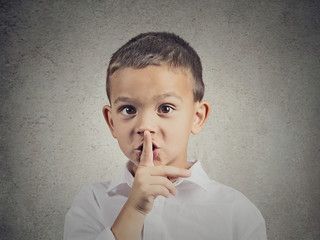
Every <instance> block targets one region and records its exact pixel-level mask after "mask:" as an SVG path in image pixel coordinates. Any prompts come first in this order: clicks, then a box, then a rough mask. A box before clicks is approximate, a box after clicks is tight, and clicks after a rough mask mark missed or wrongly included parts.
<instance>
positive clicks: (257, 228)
mask: <svg viewBox="0 0 320 240" xmlns="http://www.w3.org/2000/svg"><path fill="white" fill-rule="evenodd" d="M233 207H234V209H235V212H236V215H235V216H234V217H235V219H236V221H235V222H236V225H235V230H236V233H237V236H238V237H237V239H239V240H267V234H266V224H265V221H264V218H263V216H262V214H261V213H260V211H259V210H258V208H257V207H256V206H255V205H254V204H253V203H251V202H250V201H249V200H248V199H247V198H246V197H245V196H243V197H242V199H240V200H239V201H237V203H235V204H234V206H233Z"/></svg>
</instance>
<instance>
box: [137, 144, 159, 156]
mask: <svg viewBox="0 0 320 240" xmlns="http://www.w3.org/2000/svg"><path fill="white" fill-rule="evenodd" d="M135 151H136V153H137V154H138V156H139V158H140V157H141V155H142V152H143V143H142V144H141V145H140V146H138V147H137V148H136V149H135ZM159 152H160V148H159V147H158V146H157V145H156V144H155V143H152V153H153V159H155V158H156V157H157V156H158V154H159Z"/></svg>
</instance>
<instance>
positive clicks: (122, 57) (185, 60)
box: [106, 32, 204, 103]
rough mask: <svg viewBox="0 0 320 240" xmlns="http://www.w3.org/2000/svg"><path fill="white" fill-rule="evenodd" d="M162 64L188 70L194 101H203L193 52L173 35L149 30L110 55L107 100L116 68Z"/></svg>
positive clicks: (200, 73)
mask: <svg viewBox="0 0 320 240" xmlns="http://www.w3.org/2000/svg"><path fill="white" fill-rule="evenodd" d="M162 64H167V65H168V66H170V67H176V68H177V67H182V68H185V69H187V70H189V71H190V72H191V74H192V77H193V78H194V87H193V97H194V101H195V102H196V101H201V100H202V98H203V94H204V84H203V80H202V66H201V60H200V58H199V56H198V54H197V53H196V51H195V50H194V49H193V48H192V47H191V46H190V45H189V44H188V43H187V42H186V41H184V40H183V39H182V38H180V37H179V36H177V35H176V34H173V33H167V32H148V33H142V34H139V35H138V36H136V37H134V38H132V39H131V40H129V41H128V42H127V43H126V44H124V45H123V46H122V47H121V48H119V49H118V50H117V51H116V52H115V53H114V54H113V55H112V57H111V59H110V62H109V66H108V70H107V84H106V88H107V96H108V99H109V101H110V84H109V81H110V77H111V76H112V74H113V73H114V72H115V71H117V70H119V69H123V68H126V67H132V68H137V69H139V68H144V67H147V66H149V65H155V66H159V65H162ZM110 103H111V102H110Z"/></svg>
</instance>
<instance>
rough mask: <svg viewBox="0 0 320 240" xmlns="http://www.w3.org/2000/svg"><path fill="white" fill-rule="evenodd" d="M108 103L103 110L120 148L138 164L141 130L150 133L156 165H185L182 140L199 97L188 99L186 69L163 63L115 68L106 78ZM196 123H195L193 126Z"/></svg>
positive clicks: (194, 130)
mask: <svg viewBox="0 0 320 240" xmlns="http://www.w3.org/2000/svg"><path fill="white" fill-rule="evenodd" d="M110 84H111V91H110V95H111V96H110V102H111V107H110V106H105V107H104V115H105V118H106V120H107V123H108V125H109V127H110V130H111V133H112V135H113V136H114V137H115V138H116V139H117V140H118V143H119V146H120V148H121V150H122V152H123V153H124V154H125V155H126V156H127V157H128V159H130V160H131V161H132V162H133V163H134V164H135V166H138V165H139V161H140V155H141V146H142V143H143V132H144V131H146V130H148V131H150V133H151V135H152V143H153V145H154V148H155V149H154V150H153V162H154V165H155V166H158V165H171V166H176V167H187V165H188V164H187V146H188V140H189V136H190V133H191V132H192V133H198V132H199V131H200V130H199V129H198V128H197V127H195V125H196V123H197V122H198V120H197V115H198V107H199V104H201V103H199V102H194V100H193V88H192V86H193V84H192V82H191V77H189V74H188V73H185V72H183V71H182V70H181V69H179V68H177V69H171V68H168V67H167V66H165V65H164V66H148V67H145V68H142V69H133V68H125V69H122V70H118V71H116V72H115V73H114V74H113V76H112V77H111V80H110ZM198 127H199V126H198Z"/></svg>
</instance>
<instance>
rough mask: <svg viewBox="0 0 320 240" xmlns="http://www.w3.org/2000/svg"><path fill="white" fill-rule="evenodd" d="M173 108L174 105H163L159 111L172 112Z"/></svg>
mask: <svg viewBox="0 0 320 240" xmlns="http://www.w3.org/2000/svg"><path fill="white" fill-rule="evenodd" d="M172 110H174V109H173V107H172V106H170V105H162V106H160V108H159V113H170V112H172Z"/></svg>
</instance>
